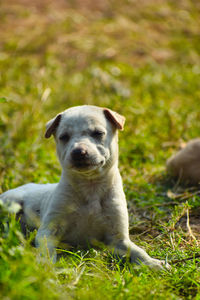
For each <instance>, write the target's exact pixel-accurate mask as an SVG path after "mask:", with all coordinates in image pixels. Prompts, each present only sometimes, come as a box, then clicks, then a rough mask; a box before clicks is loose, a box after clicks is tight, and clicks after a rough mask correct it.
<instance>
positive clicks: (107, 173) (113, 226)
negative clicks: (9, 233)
mask: <svg viewBox="0 0 200 300" xmlns="http://www.w3.org/2000/svg"><path fill="white" fill-rule="evenodd" d="M124 121H125V118H124V117H123V116H121V115H119V114H118V113H116V112H113V111H111V110H109V109H106V108H100V107H96V106H90V105H84V106H77V107H72V108H69V109H67V110H66V111H64V112H62V113H60V114H58V115H57V116H56V117H55V118H54V119H52V120H51V121H49V122H48V123H47V128H46V134H45V137H46V138H49V137H50V136H51V135H54V138H55V141H56V146H57V154H58V157H59V160H60V164H61V167H62V175H61V179H60V182H59V183H58V184H33V183H30V184H27V185H23V186H21V187H18V188H16V189H13V190H9V191H7V192H5V193H4V194H2V195H1V198H2V199H3V200H4V201H9V200H10V201H17V202H18V203H21V204H22V206H23V212H24V218H25V221H26V223H27V225H28V226H30V227H32V228H39V229H38V232H37V236H36V245H37V246H38V247H40V248H41V251H45V250H44V249H45V246H47V247H46V249H48V251H49V254H50V255H51V256H54V257H55V248H56V247H57V246H59V244H61V243H62V242H65V243H66V245H65V247H68V246H83V247H87V246H88V245H93V246H95V245H97V243H103V244H105V245H107V246H108V247H109V248H110V249H111V251H113V252H114V253H115V254H117V255H120V256H121V255H122V256H123V255H129V256H130V260H131V262H133V263H143V264H145V265H149V266H150V267H154V268H161V267H162V265H163V262H162V261H159V260H157V259H153V258H151V257H150V256H149V255H148V254H147V253H146V252H145V251H144V250H142V249H141V248H139V247H138V246H136V245H135V244H134V243H133V242H131V240H130V238H129V230H128V212H127V206H126V200H125V195H124V192H123V187H122V180H121V176H120V173H119V169H118V132H117V130H118V129H119V130H122V129H123V125H124ZM45 242H46V244H45Z"/></svg>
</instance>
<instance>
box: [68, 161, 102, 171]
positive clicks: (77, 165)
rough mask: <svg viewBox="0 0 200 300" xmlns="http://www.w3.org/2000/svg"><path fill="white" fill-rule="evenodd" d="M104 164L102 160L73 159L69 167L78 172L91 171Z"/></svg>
mask: <svg viewBox="0 0 200 300" xmlns="http://www.w3.org/2000/svg"><path fill="white" fill-rule="evenodd" d="M103 164H104V161H103V160H102V161H100V162H93V161H92V162H89V161H73V162H71V168H72V169H74V170H76V171H79V172H86V171H90V170H91V171H92V170H95V169H98V168H101V167H102V166H103Z"/></svg>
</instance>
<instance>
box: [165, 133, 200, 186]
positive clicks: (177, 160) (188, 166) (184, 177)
mask: <svg viewBox="0 0 200 300" xmlns="http://www.w3.org/2000/svg"><path fill="white" fill-rule="evenodd" d="M166 166H167V172H168V173H169V174H170V175H172V176H174V177H176V178H177V179H178V181H179V182H183V183H186V184H193V185H197V184H199V183H200V138H196V139H193V140H191V141H189V142H188V143H187V144H186V146H185V147H183V148H182V149H181V150H179V151H178V152H177V153H175V154H174V155H173V156H172V157H170V158H169V159H168V160H167V164H166Z"/></svg>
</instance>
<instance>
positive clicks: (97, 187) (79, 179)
mask: <svg viewBox="0 0 200 300" xmlns="http://www.w3.org/2000/svg"><path fill="white" fill-rule="evenodd" d="M118 176H120V174H119V170H118V166H117V163H116V164H114V165H113V166H112V167H111V168H110V169H109V170H106V172H105V173H104V172H102V174H98V176H95V177H94V176H91V177H90V176H84V174H77V173H76V175H75V176H73V173H72V172H71V171H70V172H69V173H68V172H66V171H63V172H62V176H61V180H60V184H61V185H62V186H63V188H65V187H66V190H67V189H69V187H70V188H71V189H72V190H73V191H74V193H76V194H79V195H81V196H83V198H88V196H89V195H93V197H94V194H97V195H99V196H100V197H101V196H102V194H105V193H107V192H108V190H109V189H110V188H111V187H113V185H114V183H115V180H116V177H118ZM102 187H103V188H102Z"/></svg>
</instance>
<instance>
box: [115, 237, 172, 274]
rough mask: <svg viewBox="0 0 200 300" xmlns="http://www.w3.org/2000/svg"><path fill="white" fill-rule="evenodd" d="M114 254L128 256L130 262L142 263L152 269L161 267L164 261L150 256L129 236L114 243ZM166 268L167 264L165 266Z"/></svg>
mask: <svg viewBox="0 0 200 300" xmlns="http://www.w3.org/2000/svg"><path fill="white" fill-rule="evenodd" d="M113 246H114V254H116V255H119V256H122V257H123V256H127V257H130V261H131V263H135V264H144V265H147V266H149V267H150V268H153V269H162V268H163V267H164V265H165V264H164V261H161V260H158V259H154V258H152V257H150V256H149V255H148V254H147V253H146V252H145V251H144V250H143V249H141V248H140V247H138V246H137V245H135V244H134V243H133V242H132V241H131V240H130V239H129V238H126V239H122V240H118V241H116V242H115V243H114V245H113ZM166 267H167V268H168V265H167V266H166Z"/></svg>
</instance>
